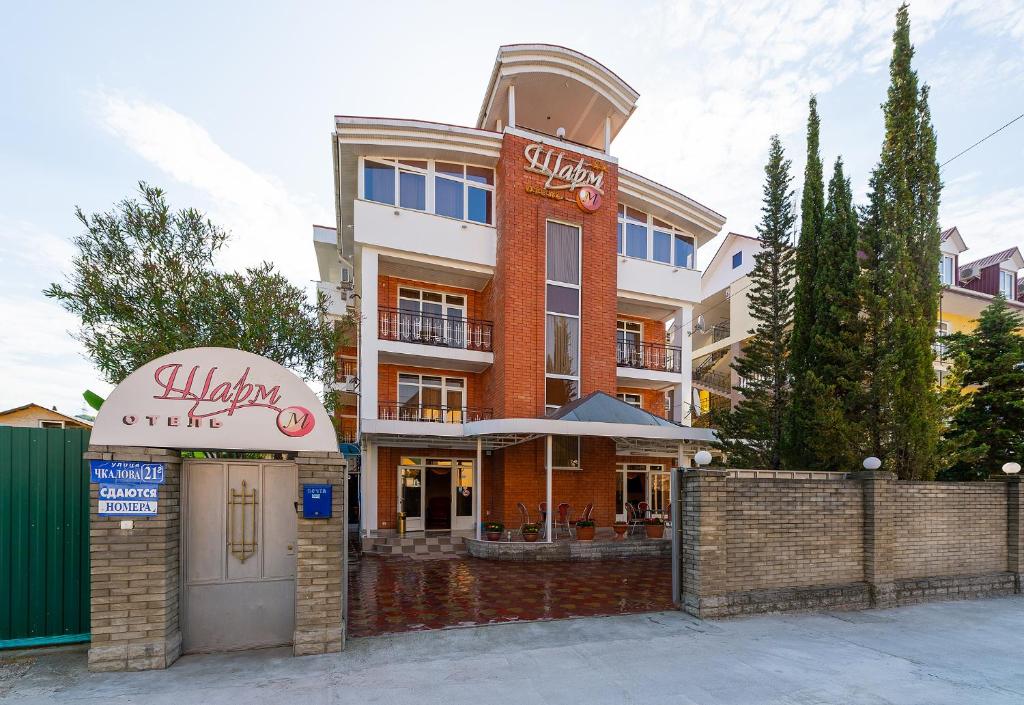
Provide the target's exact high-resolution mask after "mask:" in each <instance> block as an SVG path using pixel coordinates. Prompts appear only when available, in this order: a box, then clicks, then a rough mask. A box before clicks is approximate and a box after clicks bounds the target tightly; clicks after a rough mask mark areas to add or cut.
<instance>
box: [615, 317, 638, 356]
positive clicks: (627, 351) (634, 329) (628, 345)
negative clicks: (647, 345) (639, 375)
mask: <svg viewBox="0 0 1024 705" xmlns="http://www.w3.org/2000/svg"><path fill="white" fill-rule="evenodd" d="M643 332H644V327H643V324H641V323H638V322H637V321H616V322H615V344H616V345H615V347H616V353H617V357H618V360H617V364H618V365H624V366H626V367H642V366H643V342H642V341H643Z"/></svg>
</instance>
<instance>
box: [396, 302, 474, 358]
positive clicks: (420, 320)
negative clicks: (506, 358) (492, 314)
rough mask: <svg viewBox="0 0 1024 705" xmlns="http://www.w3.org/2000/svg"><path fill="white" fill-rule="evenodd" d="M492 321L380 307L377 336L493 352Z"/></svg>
mask: <svg viewBox="0 0 1024 705" xmlns="http://www.w3.org/2000/svg"><path fill="white" fill-rule="evenodd" d="M492 331H493V324H492V323H491V322H490V321H481V320H478V319H475V318H462V317H460V316H444V315H436V314H430V313H416V312H415V311H402V310H400V309H397V308H381V309H380V311H379V312H378V316H377V337H378V338H380V339H381V340H395V341H398V342H401V343H418V344H420V345H436V346H438V347H442V348H462V349H464V350H478V351H480V352H493V348H492V345H491V339H492V335H491V334H492Z"/></svg>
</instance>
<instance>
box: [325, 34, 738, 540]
mask: <svg viewBox="0 0 1024 705" xmlns="http://www.w3.org/2000/svg"><path fill="white" fill-rule="evenodd" d="M440 89H441V90H443V87H440ZM637 98H638V94H637V93H636V91H634V90H633V89H632V88H631V87H630V86H629V85H627V84H626V83H625V82H624V81H623V80H622V79H620V78H619V77H618V76H616V75H615V74H614V73H612V72H611V71H610V70H608V69H607V68H605V67H604V66H602V65H601V64H599V63H598V62H596V61H594V60H593V59H591V58H589V57H587V56H584V55H582V54H579V53H578V52H575V51H572V50H570V49H565V48H563V47H556V46H550V45H542V44H525V45H512V46H504V47H501V48H500V50H499V52H498V56H497V60H496V62H495V64H494V69H493V71H492V73H491V77H490V81H489V83H488V85H487V87H486V90H485V93H484V96H483V103H482V106H481V108H480V112H479V115H478V116H477V120H476V124H475V126H473V127H463V126H457V125H447V124H440V123H435V122H429V121H424V120H413V119H395V118H378V117H354V116H337V117H336V118H335V133H334V144H333V160H334V174H335V200H336V205H337V232H336V233H332V232H331V230H330V229H329V228H321V227H317V228H315V230H314V242H315V247H316V251H317V257H318V262H319V264H320V272H321V279H323V280H324V281H323V282H322V283H321V285H320V286H321V290H323V291H325V293H327V294H328V295H329V296H334V297H335V300H336V301H337V302H338V305H339V309H338V310H339V312H341V311H342V304H344V306H347V307H348V310H351V311H354V312H355V313H356V317H357V325H358V335H357V340H355V341H354V342H356V343H357V344H356V345H353V346H352V347H347V348H343V349H342V350H339V357H340V358H341V359H342V360H343V361H344V362H345V364H346V365H347V366H348V368H347V370H345V371H344V372H345V377H344V378H342V379H340V380H339V383H338V387H337V389H338V391H339V392H340V393H341V394H342V401H343V403H342V405H341V408H342V409H343V411H342V418H341V419H340V423H341V425H342V428H343V430H344V432H346V433H347V432H350V431H351V432H356V431H357V432H358V437H359V442H360V445H361V449H362V457H361V459H360V468H361V478H360V495H361V508H360V516H361V518H362V527H361V528H362V531H363V535H364V536H373V535H386V534H388V533H390V532H393V531H394V530H395V528H396V522H397V517H398V515H399V512H401V511H404V513H405V516H406V521H407V528H408V529H409V530H419V529H426V530H430V529H437V530H455V531H472V530H473V529H474V527H478V526H479V522H480V521H481V520H489V519H490V520H498V521H504V522H505V523H506V524H507V525H508V526H509V528H511V529H515V528H516V527H518V523H519V522H518V512H517V503H519V502H522V503H523V504H525V505H526V506H527V508H528V509H529V511H530V514H531V517H532V518H535V519H536V517H537V513H538V511H537V510H538V504H539V502H541V501H551V502H553V504H554V505H557V504H558V503H559V502H563V501H565V502H570V503H571V504H572V505H573V507H574V509H575V511H576V513H577V514H578V513H579V512H580V511H582V509H583V508H584V507H585V505H587V504H589V503H593V505H594V510H593V513H594V518H595V519H596V521H597V523H598V524H599V525H605V526H607V525H608V524H610V523H611V522H612V521H613V520H614V519H615V518H616V517H622V516H624V506H625V503H626V502H627V501H633V502H638V501H647V502H650V503H651V505H652V507H653V508H654V510H655V511H663V510H664V509H665V508H666V506H667V501H668V498H667V486H668V470H669V469H670V468H671V467H673V466H677V465H680V464H688V462H689V458H690V457H691V456H692V454H693V453H694V452H696V450H697V449H699V448H701V447H706V446H707V444H708V442H709V441H710V440H711V436H710V433H709V432H708V431H707V430H706V429H692V428H690V427H689V425H688V424H689V422H690V400H691V399H692V392H691V386H690V372H691V370H690V365H691V354H690V352H691V347H690V346H691V340H690V336H689V335H686V334H684V333H680V332H681V331H683V332H685V331H688V330H689V327H690V323H691V319H692V316H693V307H694V305H696V304H697V303H698V302H699V301H700V300H701V276H700V272H699V271H698V270H697V269H696V266H695V257H696V251H697V249H698V248H699V247H701V246H702V245H704V244H705V243H707V242H708V241H709V240H710V239H711V238H713V237H714V236H715V235H716V234H718V232H719V231H720V229H721V227H722V225H723V224H724V221H725V219H724V217H723V216H721V215H719V214H718V213H716V212H714V211H713V210H711V209H709V208H707V207H706V206H703V205H701V204H699V203H697V202H695V201H693V200H692V199H690V198H688V197H686V196H684V195H683V194H681V193H679V192H677V191H675V190H673V189H671V188H668V187H666V186H663V185H661V184H659V183H656V182H654V181H651V180H650V179H647V178H645V177H643V176H640V175H639V174H635V173H633V172H630V171H627V170H625V169H623V168H622V167H620V166H619V164H618V161H617V159H616V158H615V157H614V156H612V155H611V153H610V148H611V145H612V143H613V141H614V139H615V137H616V135H617V134H618V133H619V131H620V130H621V129H622V127H623V125H624V124H625V123H626V121H627V120H628V119H629V117H630V115H631V114H632V113H633V111H634V110H635V108H636V101H637ZM332 245H333V246H334V248H335V249H332ZM349 268H350V270H349ZM345 271H351V272H352V278H353V284H352V285H351V293H349V292H348V291H347V290H346V287H347V286H348V285H347V283H346V281H345V279H344V278H343V277H344V276H346V275H345V274H344V272H345ZM614 397H617V398H618V400H616V399H615V398H614ZM665 417H667V419H666V418H665Z"/></svg>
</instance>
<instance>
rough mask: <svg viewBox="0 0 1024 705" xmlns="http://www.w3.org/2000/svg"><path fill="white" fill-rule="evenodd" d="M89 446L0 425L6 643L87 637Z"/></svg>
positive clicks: (1, 637)
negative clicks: (84, 458) (85, 459)
mask: <svg viewBox="0 0 1024 705" xmlns="http://www.w3.org/2000/svg"><path fill="white" fill-rule="evenodd" d="M88 446H89V432H88V431H87V430H84V429H60V428H14V427H11V426H0V649H2V648H16V647H25V646H39V645H44V644H61V643H71V642H76V641H88V640H89V468H88V465H87V463H86V462H85V461H83V460H82V453H83V452H85V450H86V449H87V448H88Z"/></svg>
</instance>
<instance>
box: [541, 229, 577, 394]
mask: <svg viewBox="0 0 1024 705" xmlns="http://www.w3.org/2000/svg"><path fill="white" fill-rule="evenodd" d="M546 254H547V270H546V271H547V274H546V279H547V282H546V284H545V290H546V291H545V294H546V295H545V309H546V311H547V313H546V316H545V329H544V341H545V343H544V344H545V363H544V364H545V374H546V377H545V385H544V388H545V399H544V408H545V409H546V410H547V411H549V412H550V411H553V410H555V409H557V408H558V407H560V406H562V405H563V404H566V403H568V402H570V401H572V400H574V399H576V398H578V397H579V387H580V369H579V362H580V229H579V228H578V227H575V226H573V225H565V224H563V223H554V222H550V221H549V222H548V224H547V238H546Z"/></svg>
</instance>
